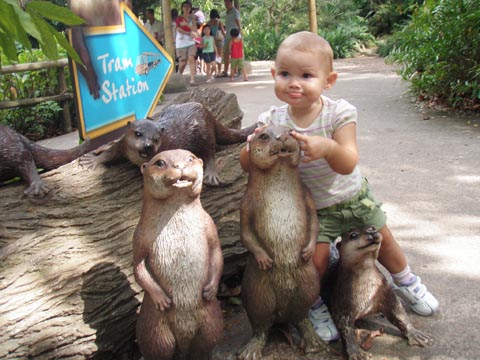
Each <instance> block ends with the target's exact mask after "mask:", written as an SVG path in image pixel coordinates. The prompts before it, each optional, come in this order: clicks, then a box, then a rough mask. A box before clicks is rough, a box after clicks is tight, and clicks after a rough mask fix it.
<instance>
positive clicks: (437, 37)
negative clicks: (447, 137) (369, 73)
mask: <svg viewBox="0 0 480 360" xmlns="http://www.w3.org/2000/svg"><path fill="white" fill-rule="evenodd" d="M397 40H398V42H399V45H397V48H396V50H394V51H393V53H392V55H391V57H392V58H393V60H394V61H396V62H398V63H399V64H401V70H400V73H401V75H402V77H403V78H404V79H407V80H410V82H411V90H412V91H413V92H414V93H415V94H416V95H418V96H419V97H421V98H424V99H426V100H430V101H435V102H441V103H444V104H446V105H448V106H450V107H454V108H478V107H479V106H480V81H479V80H480V2H479V1H478V0H435V1H428V2H427V3H426V4H425V5H424V7H422V8H420V9H419V10H418V11H417V13H415V14H414V16H413V19H412V21H411V23H410V24H409V25H408V26H406V27H405V28H404V29H403V30H402V31H401V32H399V33H398V34H397Z"/></svg>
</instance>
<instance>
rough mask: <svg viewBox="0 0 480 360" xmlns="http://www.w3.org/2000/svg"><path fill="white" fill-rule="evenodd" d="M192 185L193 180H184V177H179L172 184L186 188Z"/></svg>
mask: <svg viewBox="0 0 480 360" xmlns="http://www.w3.org/2000/svg"><path fill="white" fill-rule="evenodd" d="M191 185H192V182H191V181H189V180H182V179H178V180H177V181H176V182H174V183H173V184H172V186H175V187H177V188H184V187H188V186H191Z"/></svg>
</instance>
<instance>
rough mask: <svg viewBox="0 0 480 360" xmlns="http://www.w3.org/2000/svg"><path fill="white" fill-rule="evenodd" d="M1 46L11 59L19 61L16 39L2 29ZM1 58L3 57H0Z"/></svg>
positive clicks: (0, 30)
mask: <svg viewBox="0 0 480 360" xmlns="http://www.w3.org/2000/svg"><path fill="white" fill-rule="evenodd" d="M0 48H2V50H3V52H4V53H5V56H6V57H7V58H8V59H9V60H11V61H17V60H18V55H17V47H16V46H15V41H13V39H11V38H9V37H8V35H7V34H5V33H4V32H3V30H2V29H0ZM0 60H1V59H0Z"/></svg>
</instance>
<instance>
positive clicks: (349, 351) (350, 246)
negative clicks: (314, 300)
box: [330, 226, 432, 360]
mask: <svg viewBox="0 0 480 360" xmlns="http://www.w3.org/2000/svg"><path fill="white" fill-rule="evenodd" d="M381 241H382V235H381V234H380V233H379V232H377V230H376V229H375V228H374V227H373V226H367V227H364V228H361V229H353V230H351V231H349V232H347V233H346V234H344V235H343V236H342V241H341V242H340V244H339V246H338V247H339V252H340V259H339V262H338V265H337V268H336V269H335V270H334V274H333V275H332V276H333V279H334V281H333V289H332V294H331V306H330V311H331V314H332V318H333V320H334V322H335V325H336V326H337V328H338V331H339V333H340V338H341V340H342V345H343V352H344V354H345V356H346V357H347V359H355V360H366V359H369V358H370V355H371V354H369V353H368V352H366V351H364V350H362V349H361V348H360V346H359V345H358V344H357V342H356V340H355V331H354V330H355V321H356V320H358V319H361V318H363V317H365V316H367V315H369V314H375V313H382V314H383V315H385V317H386V318H387V319H388V320H389V321H390V322H391V323H392V324H393V325H395V326H396V327H397V328H398V329H399V330H400V332H401V333H402V335H403V336H404V337H405V338H407V339H408V344H409V345H419V346H425V345H429V344H431V343H432V339H431V337H430V336H429V335H426V334H424V333H422V332H420V331H418V330H417V329H415V328H414V327H413V325H412V324H411V323H410V320H409V318H408V316H407V314H406V312H405V310H404V308H403V306H402V304H401V303H400V301H399V299H398V298H397V296H396V295H395V293H394V291H393V290H392V288H391V286H390V284H389V283H388V281H387V279H385V277H384V276H383V274H382V273H381V272H380V270H379V269H378V267H377V265H376V262H375V260H376V259H377V256H378V251H379V249H380V244H381Z"/></svg>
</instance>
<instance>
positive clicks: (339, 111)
mask: <svg viewBox="0 0 480 360" xmlns="http://www.w3.org/2000/svg"><path fill="white" fill-rule="evenodd" d="M272 75H273V78H274V82H275V84H274V89H275V95H276V96H277V98H278V99H280V100H282V101H284V102H285V103H287V104H286V105H284V106H281V107H272V108H271V110H270V111H267V112H265V113H262V114H261V115H260V117H259V124H261V125H265V124H269V123H274V124H276V125H284V126H288V127H290V128H292V129H293V132H292V135H293V136H294V137H295V138H296V139H297V140H298V141H299V142H300V143H301V149H302V152H303V160H302V163H301V164H300V168H299V170H300V176H301V178H302V181H303V182H304V183H305V184H306V185H307V186H308V187H309V188H310V190H311V192H312V194H313V197H314V201H315V205H316V208H317V216H318V219H319V222H320V232H319V235H318V238H317V245H316V249H315V254H314V256H313V262H314V264H315V267H316V268H317V271H318V272H319V274H320V278H323V276H324V275H325V273H326V271H327V267H328V261H329V254H330V242H333V241H335V240H336V239H337V238H338V237H339V236H340V235H341V234H342V233H344V232H346V231H349V230H351V229H352V228H355V227H362V226H365V225H373V226H374V227H375V228H376V229H377V230H378V231H379V232H380V233H381V234H382V237H383V240H382V244H381V247H380V251H379V254H378V261H379V262H380V263H381V264H382V265H383V266H384V267H385V268H386V269H387V270H388V271H389V272H390V274H391V275H392V278H393V281H394V284H393V287H394V289H395V292H396V293H397V295H399V296H400V297H401V298H402V299H404V300H405V301H406V303H407V304H408V305H409V306H410V308H411V309H412V310H413V311H415V312H416V313H417V314H419V315H424V316H429V315H432V314H433V313H434V312H435V311H436V310H437V309H438V301H437V299H435V297H434V296H433V295H432V294H431V293H430V292H429V291H428V290H427V288H426V286H425V285H424V284H422V282H421V279H420V277H419V276H417V275H415V274H414V273H412V272H411V270H410V267H409V266H408V263H407V259H406V257H405V255H404V253H403V251H402V249H401V248H400V246H399V244H398V243H397V242H396V241H395V239H394V237H393V235H392V233H391V232H390V229H389V228H388V227H387V225H386V215H385V213H384V212H383V211H382V209H381V203H380V202H378V201H377V200H376V199H375V197H374V196H373V194H372V192H371V190H370V187H369V185H368V182H367V180H366V179H365V178H363V176H362V174H361V172H360V168H359V167H358V159H359V155H358V147H357V134H356V131H357V130H356V126H357V125H356V123H357V111H356V109H355V107H354V106H353V105H351V104H349V103H348V102H347V101H345V100H331V99H329V98H327V97H326V96H324V95H322V93H323V91H324V90H328V89H330V88H331V87H332V86H333V85H334V84H335V82H336V80H337V73H336V72H334V71H333V52H332V49H331V47H330V44H329V43H328V42H327V41H326V40H325V39H323V38H322V37H320V36H318V35H316V34H313V33H310V32H307V31H304V32H299V33H295V34H293V35H290V36H289V37H287V38H286V39H285V40H284V41H283V42H282V43H281V44H280V47H279V49H278V51H277V57H276V60H275V68H274V69H272ZM247 151H248V145H247V147H246V148H244V149H242V151H241V153H240V162H241V165H242V168H243V169H244V170H245V171H248V165H249V164H248V162H249V157H248V153H247ZM309 317H310V320H311V321H312V323H313V325H314V327H315V330H316V332H317V334H318V335H319V336H320V337H321V338H322V339H323V340H325V341H332V340H336V339H338V332H337V329H336V327H335V324H334V323H333V321H332V318H331V316H330V313H329V311H328V308H327V306H326V304H325V303H324V302H323V300H322V298H321V297H319V298H318V300H317V301H316V303H315V304H313V306H312V308H311V309H310V312H309Z"/></svg>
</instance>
